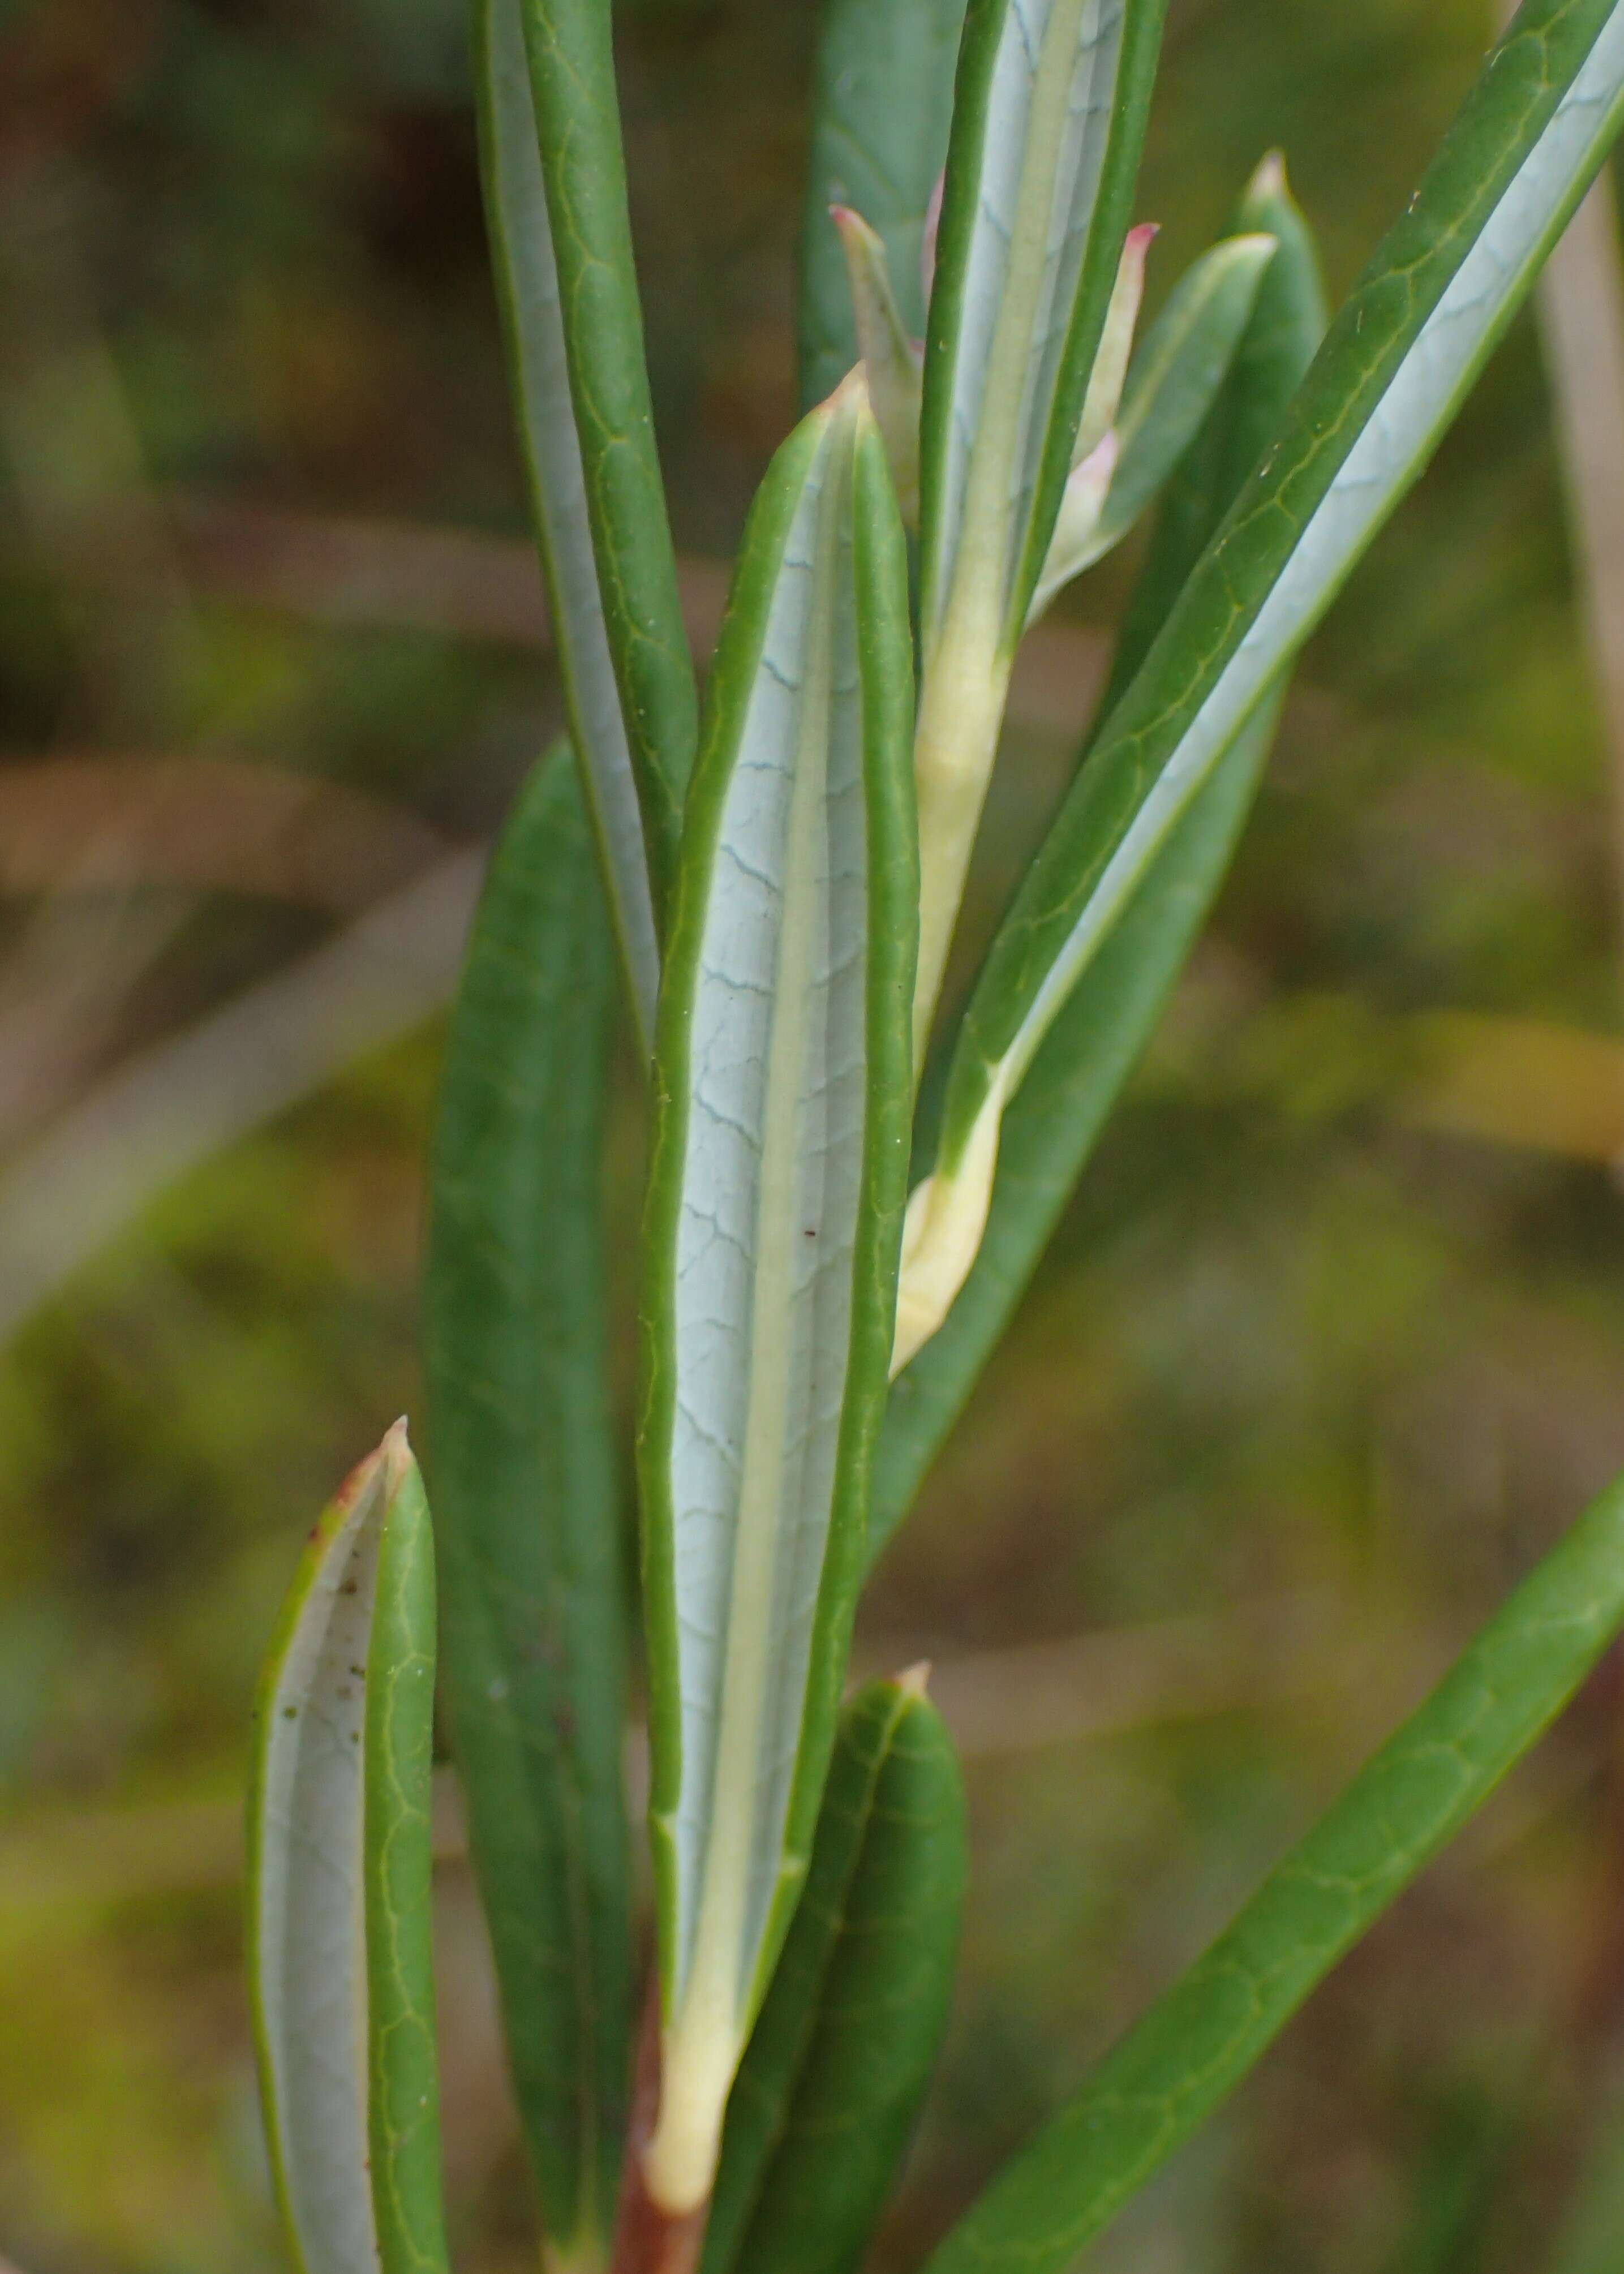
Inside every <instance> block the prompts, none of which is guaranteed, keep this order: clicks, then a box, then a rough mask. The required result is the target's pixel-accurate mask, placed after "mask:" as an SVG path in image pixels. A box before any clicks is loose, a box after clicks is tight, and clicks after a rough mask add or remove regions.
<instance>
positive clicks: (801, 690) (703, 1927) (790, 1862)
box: [639, 381, 917, 2215]
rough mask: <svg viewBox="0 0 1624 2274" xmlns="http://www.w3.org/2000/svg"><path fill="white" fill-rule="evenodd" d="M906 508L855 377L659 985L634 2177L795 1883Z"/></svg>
mask: <svg viewBox="0 0 1624 2274" xmlns="http://www.w3.org/2000/svg"><path fill="white" fill-rule="evenodd" d="M906 585H907V575H906V551H905V544H904V538H903V535H902V528H901V523H900V521H899V519H898V513H897V507H896V501H895V498H894V495H893V493H892V491H891V480H890V476H889V474H888V473H887V471H886V468H885V461H884V453H883V447H882V445H881V442H880V440H879V436H878V433H876V429H875V426H874V423H873V419H872V417H871V415H870V413H869V411H868V405H867V401H866V397H865V396H864V395H863V393H862V391H861V384H860V383H858V382H856V381H853V382H850V383H848V384H847V385H846V386H845V387H844V388H842V389H841V391H840V393H839V394H838V395H837V396H836V397H835V398H834V399H833V401H832V402H831V403H829V404H826V405H825V406H824V407H823V409H822V410H818V411H815V412H814V413H812V414H811V416H810V417H809V418H808V419H806V420H805V421H804V422H803V424H802V425H801V427H800V428H799V429H798V430H797V432H796V433H794V435H793V436H792V437H791V439H790V440H789V441H788V442H787V443H786V445H785V446H784V448H783V449H782V450H780V452H779V453H778V457H777V458H776V459H775V461H774V463H773V466H772V468H771V471H770V473H769V475H768V478H767V480H766V483H765V484H764V486H763V491H762V494H761V496H760V498H759V499H758V501H757V502H756V507H755V509H754V511H753V513H752V515H751V519H750V523H749V527H748V531H747V532H746V537H745V544H744V549H743V553H742V555H741V561H740V565H739V569H738V571H737V574H736V576H735V579H734V586H733V598H732V601H731V603H730V606H729V610H728V614H727V619H726V624H725V626H724V629H723V633H722V639H721V644H720V646H719V648H718V658H717V666H716V672H715V675H714V678H713V680H712V683H711V696H710V699H709V709H708V712H707V723H706V731H705V740H704V746H703V752H702V755H701V760H700V771H699V772H698V773H697V774H696V776H695V787H694V794H693V795H692V797H691V798H690V800H689V803H688V821H687V826H686V828H685V831H684V835H683V847H682V866H681V869H680V875H679V884H678V892H677V902H676V918H675V922H674V925H673V934H672V946H671V953H670V957H669V960H668V964H667V973H666V979H665V990H664V993H663V995H662V998H661V1005H660V1042H659V1050H658V1057H657V1062H656V1063H657V1073H658V1081H657V1119H656V1128H655V1154H654V1163H653V1169H652V1173H651V1179H650V1209H649V1221H648V1245H647V1284H648V1288H649V1293H648V1296H647V1299H646V1312H645V1318H646V1324H645V1367H646V1386H645V1392H644V1412H643V1429H642V1433H641V1442H640V1448H639V1452H640V1468H641V1475H642V1483H643V1517H644V1586H643V1594H644V1602H645V1606H646V1617H647V1624H648V1634H649V1657H650V1706H649V1719H650V1744H651V1749H652V1769H653V1788H652V1799H651V1805H650V1830H651V1837H652V1841H653V1847H654V1857H655V1867H656V1875H657V1893H658V1928H659V1945H660V1969H661V1987H662V1993H663V2001H664V2005H663V2013H664V2038H663V2060H664V2065H663V2082H662V2090H661V2098H660V2107H659V2118H658V2126H657V2127H656V2130H655V2134H654V2137H653V2140H652V2142H651V2143H650V2148H649V2150H648V2155H647V2159H646V2163H647V2168H646V2180H647V2187H648V2193H649V2195H650V2199H651V2201H652V2202H654V2203H655V2204H656V2206H657V2207H658V2209H659V2210H661V2211H663V2212H665V2213H667V2214H671V2215H677V2214H680V2213H683V2212H687V2211H688V2210H692V2209H693V2208H694V2207H695V2205H696V2204H698V2203H699V2202H703V2199H704V2197H705V2196H706V2195H708V2194H709V2192H710V2187H711V2177H712V2173H713V2171H714V2167H715V2157H716V2152H717V2145H718V2135H719V2131H720V2124H721V2116H722V2109H723V2105H724V2103H725V2101H726V2095H727V2090H728V2088H729V2086H730V2084H731V2083H732V2082H733V2071H734V2068H735V2067H736V2065H737V2062H738V2059H739V2055H740V2053H741V2050H742V2048H743V2044H744V2040H745V2037H746V2035H747V2033H748V2028H749V2024H750V2022H751V2020H752V2019H753V2017H754V2015H755V2013H756V2007H757V2005H758V2003H759V2001H760V1998H761V1995H762V1992H763V1988H764V1985H765V1978H766V1975H767V1973H768V1971H769V1969H770V1968H771V1961H772V1958H773V1956H774V1955H775V1954H776V1952H777V1948H778V1943H779V1941H780V1939H781V1938H782V1933H783V1930H784V1927H785V1925H786V1922H787V1918H788V1915H789V1912H790V1910H791V1909H792V1908H793V1903H794V1901H795V1898H796V1896H797V1895H798V1894H799V1893H800V1889H801V1881H802V1879H803V1876H804V1873H805V1869H806V1860H807V1850H808V1844H809V1841H810V1838H811V1831H812V1826H813V1823H814V1821H815V1818H816V1811H817V1804H818V1798H819V1795H820V1792H821V1789H822V1786H823V1775H824V1772H825V1768H826V1766H827V1763H828V1758H829V1751H830V1747H831V1743H832V1742H833V1735H834V1725H835V1716H836V1709H837V1706H838V1696H839V1689H840V1684H841V1681H842V1678H843V1674H844V1667H845V1659H846V1638H847V1635H848V1632H849V1628H850V1621H851V1615H852V1608H853V1595H854V1592H855V1589H856V1585H857V1583H858V1578H859V1575H860V1573H861V1568H862V1554H863V1541H864V1536H865V1531H866V1525H867V1492H868V1466H869V1460H870V1456H871V1452H872V1446H873V1439H874V1436H875V1434H876V1430H877V1427H878V1424H879V1420H880V1416H881V1413H882V1412H883V1400H884V1375H885V1365H886V1357H887V1352H888V1346H889V1342H890V1336H891V1306H892V1297H893V1292H894V1285H895V1278H894V1274H895V1268H896V1242H897V1236H898V1225H899V1220H900V1218H899V1211H900V1204H901V1199H902V1193H903V1181H904V1178H905V1177H906V1159H905V1156H906V1149H907V1122H908V1114H909V1103H910V1096H911V1085H910V1081H909V1074H908V1067H909V1058H908V1048H907V1034H906V1012H907V1001H908V994H909V989H910V986H911V983H912V977H913V954H914V909H915V907H916V897H915V895H916V891H917V870H916V867H915V859H914V838H913V813H912V802H911V782H910V779H909V771H908V749H907V744H908V730H909V726H910V723H911V717H912V694H913V689H912V667H911V653H910V644H909V635H908V615H907V591H906Z"/></svg>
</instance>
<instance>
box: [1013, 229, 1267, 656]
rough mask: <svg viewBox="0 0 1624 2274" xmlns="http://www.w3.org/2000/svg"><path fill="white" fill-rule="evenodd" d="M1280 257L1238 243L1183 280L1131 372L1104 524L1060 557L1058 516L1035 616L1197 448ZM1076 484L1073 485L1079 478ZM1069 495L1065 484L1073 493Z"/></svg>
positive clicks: (1119, 534)
mask: <svg viewBox="0 0 1624 2274" xmlns="http://www.w3.org/2000/svg"><path fill="white" fill-rule="evenodd" d="M1273 258H1274V238H1273V237H1268V236H1267V235H1263V234H1261V233H1257V234H1252V235H1248V236H1244V237H1229V238H1228V239H1226V240H1225V242H1224V243H1223V244H1222V245H1214V247H1213V249H1212V251H1211V252H1207V253H1204V254H1203V255H1202V256H1201V258H1200V260H1198V261H1197V262H1196V263H1195V265H1194V267H1192V268H1191V269H1190V270H1189V271H1188V273H1187V274H1186V275H1184V276H1182V277H1181V278H1180V279H1179V282H1178V283H1177V286H1176V287H1175V288H1174V291H1173V294H1172V297H1171V298H1170V299H1169V302H1168V304H1167V306H1166V307H1165V308H1164V309H1163V310H1162V313H1161V315H1160V316H1159V317H1158V318H1157V320H1156V321H1155V323H1154V324H1153V325H1152V327H1151V328H1150V331H1149V333H1148V335H1147V337H1146V339H1145V342H1144V344H1143V345H1142V347H1141V348H1140V349H1139V352H1138V353H1137V354H1136V355H1135V357H1134V358H1133V360H1132V364H1131V365H1129V367H1128V376H1127V384H1126V386H1125V388H1124V390H1123V397H1122V407H1121V409H1120V410H1119V411H1118V413H1117V415H1116V420H1115V422H1114V427H1113V431H1114V433H1115V434H1116V465H1115V469H1114V471H1113V473H1112V476H1111V482H1110V486H1109V489H1108V490H1107V492H1106V493H1105V502H1104V505H1103V507H1102V508H1101V512H1100V515H1099V517H1098V519H1097V520H1096V521H1095V523H1094V526H1093V528H1092V529H1091V530H1089V531H1087V533H1086V537H1085V538H1084V539H1083V541H1082V542H1080V543H1079V544H1077V545H1075V546H1071V547H1069V548H1067V549H1066V550H1065V551H1064V552H1063V551H1062V549H1061V545H1060V536H1061V531H1062V530H1063V529H1064V520H1065V513H1064V507H1063V508H1062V509H1061V520H1060V523H1059V524H1058V525H1057V526H1056V537H1055V541H1054V542H1053V543H1052V544H1051V545H1050V547H1049V558H1048V560H1047V561H1045V562H1044V564H1043V574H1042V576H1041V578H1040V579H1039V582H1038V588H1037V591H1035V592H1034V594H1033V598H1032V607H1031V610H1030V614H1031V615H1033V616H1037V615H1041V613H1042V611H1043V610H1044V609H1045V608H1046V607H1047V606H1049V602H1050V600H1052V599H1053V598H1054V597H1055V594H1056V592H1057V591H1059V590H1060V588H1061V586H1062V585H1063V584H1069V583H1070V582H1071V578H1072V577H1073V576H1080V575H1081V574H1082V572H1083V570H1084V569H1089V568H1092V567H1093V565H1094V562H1095V561H1102V560H1103V559H1104V557H1105V555H1106V554H1107V553H1109V552H1111V551H1113V550H1114V549H1115V547H1116V546H1118V545H1120V544H1121V542H1122V540H1123V538H1124V537H1125V536H1126V535H1127V533H1128V531H1130V530H1131V529H1132V526H1133V524H1134V523H1135V522H1136V521H1138V519H1139V516H1140V515H1141V514H1142V513H1143V512H1145V510H1146V509H1147V507H1148V506H1149V505H1150V503H1151V501H1152V500H1153V499H1154V496H1155V494H1156V493H1157V491H1158V490H1159V489H1160V488H1161V487H1162V484H1163V483H1164V482H1165V481H1166V480H1167V478H1168V477H1169V474H1171V472H1172V471H1173V469H1174V467H1175V466H1176V465H1177V463H1178V462H1179V460H1180V459H1181V458H1182V457H1183V456H1184V453H1185V451H1186V450H1187V449H1188V448H1190V446H1191V444H1192V442H1193V441H1194V440H1195V438H1196V435H1197V434H1198V433H1199V432H1200V429H1201V426H1202V425H1203V423H1204V421H1205V420H1206V418H1207V413H1208V412H1209V411H1210V410H1211V409H1212V407H1213V404H1214V402H1215V401H1216V399H1217V395H1218V391H1219V389H1220V388H1222V385H1223V382H1224V380H1225V377H1226V376H1227V374H1228V373H1229V365H1230V363H1231V361H1232V360H1233V358H1234V356H1235V353H1236V350H1237V348H1238V346H1239V344H1240V342H1241V338H1242V335H1244V332H1245V329H1246V326H1247V323H1248V320H1250V318H1251V315H1252V306H1253V304H1254V303H1255V301H1256V299H1257V297H1258V288H1259V284H1260V283H1261V282H1262V279H1263V275H1264V272H1265V271H1266V269H1267V267H1268V266H1269V263H1270V261H1271V260H1273ZM1071 479H1072V481H1073V482H1075V480H1076V479H1077V476H1076V474H1075V473H1074V474H1073V475H1072V477H1071ZM1070 489H1071V484H1068V485H1067V492H1068V495H1069V494H1070Z"/></svg>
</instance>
